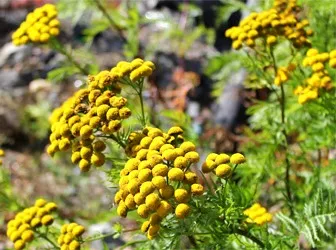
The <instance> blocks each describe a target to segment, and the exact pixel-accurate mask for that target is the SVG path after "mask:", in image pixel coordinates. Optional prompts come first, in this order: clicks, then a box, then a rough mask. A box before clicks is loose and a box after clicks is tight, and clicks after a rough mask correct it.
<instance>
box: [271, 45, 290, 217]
mask: <svg viewBox="0 0 336 250" xmlns="http://www.w3.org/2000/svg"><path fill="white" fill-rule="evenodd" d="M270 54H271V58H272V60H273V66H274V77H276V74H277V71H278V68H277V64H276V60H275V56H274V53H273V49H272V48H271V49H270ZM280 91H281V95H280V100H279V104H280V111H281V125H282V128H281V132H282V134H283V136H284V138H285V143H284V150H285V163H286V171H285V187H286V195H287V201H288V206H289V210H290V213H291V214H292V215H293V207H292V203H293V199H292V192H291V187H290V179H289V177H290V175H289V172H290V162H289V159H288V136H287V131H286V127H285V125H286V114H285V105H286V96H285V89H284V86H283V84H280Z"/></svg>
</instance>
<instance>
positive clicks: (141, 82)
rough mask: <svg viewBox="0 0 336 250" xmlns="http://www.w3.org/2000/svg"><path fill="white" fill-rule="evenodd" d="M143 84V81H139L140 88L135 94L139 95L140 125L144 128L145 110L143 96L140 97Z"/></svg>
mask: <svg viewBox="0 0 336 250" xmlns="http://www.w3.org/2000/svg"><path fill="white" fill-rule="evenodd" d="M143 82H144V79H142V80H141V81H140V88H139V91H138V92H137V93H138V95H139V99H140V106H141V124H142V126H144V127H145V126H146V116H145V108H144V103H143V96H142V89H143Z"/></svg>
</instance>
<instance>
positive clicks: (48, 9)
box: [12, 4, 60, 45]
mask: <svg viewBox="0 0 336 250" xmlns="http://www.w3.org/2000/svg"><path fill="white" fill-rule="evenodd" d="M59 26H60V22H59V21H58V19H57V10H56V6H55V5H52V4H45V5H43V6H42V7H39V8H36V9H35V10H34V11H33V12H31V13H29V14H28V15H27V17H26V20H25V21H24V22H22V23H21V25H20V27H19V28H18V29H17V30H16V31H15V32H14V33H13V35H12V40H13V43H14V44H15V45H23V44H27V43H29V42H32V43H46V42H48V41H49V39H50V38H51V37H53V36H57V35H58V34H59Z"/></svg>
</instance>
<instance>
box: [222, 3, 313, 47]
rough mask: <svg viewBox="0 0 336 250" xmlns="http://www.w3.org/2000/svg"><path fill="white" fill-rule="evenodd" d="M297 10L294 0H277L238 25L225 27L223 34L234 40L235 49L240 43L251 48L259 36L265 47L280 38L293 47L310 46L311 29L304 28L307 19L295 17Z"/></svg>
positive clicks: (306, 24) (241, 45) (240, 45)
mask: <svg viewBox="0 0 336 250" xmlns="http://www.w3.org/2000/svg"><path fill="white" fill-rule="evenodd" d="M297 9H298V6H297V4H296V0H289V1H288V0H276V1H274V5H273V8H271V9H269V10H266V11H263V12H260V13H255V12H253V13H251V14H250V15H249V16H248V17H246V18H245V19H244V20H242V21H241V22H240V24H239V26H238V27H232V28H230V29H228V30H227V31H226V32H225V35H226V36H227V37H230V38H231V39H232V40H233V43H232V47H233V48H234V49H240V48H242V47H243V45H245V46H248V47H251V48H253V47H254V46H255V45H256V40H257V39H258V38H262V39H263V40H264V41H265V43H266V44H267V45H268V46H272V45H274V44H276V43H277V40H278V38H279V37H285V38H286V39H288V40H290V41H291V42H292V43H293V45H294V46H296V47H302V46H306V45H309V44H310V42H309V40H308V39H307V37H308V36H310V35H312V31H311V30H310V29H306V27H307V26H308V24H309V22H308V20H307V19H303V20H299V19H298V15H297V13H296V11H297Z"/></svg>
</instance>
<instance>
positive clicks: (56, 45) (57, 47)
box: [51, 38, 90, 75]
mask: <svg viewBox="0 0 336 250" xmlns="http://www.w3.org/2000/svg"><path fill="white" fill-rule="evenodd" d="M51 45H52V47H53V48H54V49H55V50H56V51H58V52H59V53H61V54H63V55H65V56H66V58H67V59H68V60H69V61H70V62H71V63H72V64H73V65H74V66H75V67H76V68H77V69H78V70H79V71H80V72H81V73H82V74H83V75H89V74H90V72H89V71H88V70H86V69H85V68H84V67H82V66H81V65H80V64H79V63H78V62H77V61H76V60H75V59H74V58H73V56H72V55H71V53H69V52H68V51H67V50H66V49H65V48H64V46H63V45H62V44H61V43H60V42H59V41H58V40H57V39H56V38H53V39H52V40H51Z"/></svg>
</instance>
